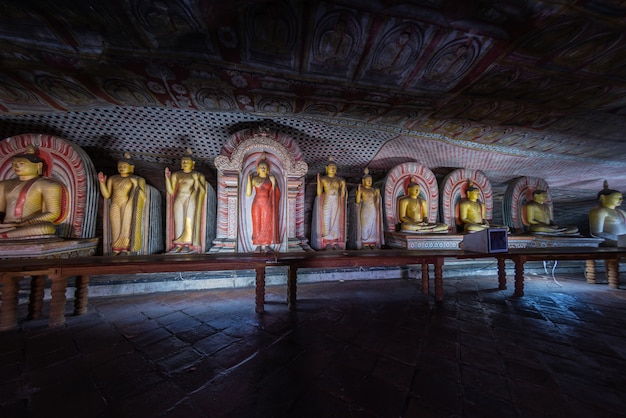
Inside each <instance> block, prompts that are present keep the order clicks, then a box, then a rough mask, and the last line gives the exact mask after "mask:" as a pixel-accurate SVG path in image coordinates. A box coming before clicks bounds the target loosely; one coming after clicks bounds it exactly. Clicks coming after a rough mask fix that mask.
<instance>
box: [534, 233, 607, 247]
mask: <svg viewBox="0 0 626 418" xmlns="http://www.w3.org/2000/svg"><path fill="white" fill-rule="evenodd" d="M531 236H532V237H533V245H532V246H533V247H534V248H550V247H599V246H600V243H601V242H603V241H604V240H603V239H602V238H587V237H582V236H572V237H568V236H562V235H561V236H554V235H531Z"/></svg>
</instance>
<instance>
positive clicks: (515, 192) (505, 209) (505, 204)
mask: <svg viewBox="0 0 626 418" xmlns="http://www.w3.org/2000/svg"><path fill="white" fill-rule="evenodd" d="M535 190H543V191H545V192H547V193H548V196H550V189H549V187H548V183H547V182H546V181H545V180H544V179H541V178H537V177H517V178H516V179H513V180H511V181H510V182H509V184H508V186H507V188H506V191H505V192H504V197H503V200H502V219H503V220H504V222H505V224H506V225H507V226H508V227H509V228H512V230H513V232H524V231H525V229H526V226H527V225H528V222H527V221H526V219H525V217H526V212H525V211H524V205H526V202H528V201H530V200H533V192H534V191H535ZM548 199H549V200H547V201H546V203H545V204H546V205H548V206H549V207H550V212H552V200H551V199H550V198H549V197H548Z"/></svg>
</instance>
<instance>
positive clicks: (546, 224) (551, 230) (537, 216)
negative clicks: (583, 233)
mask: <svg viewBox="0 0 626 418" xmlns="http://www.w3.org/2000/svg"><path fill="white" fill-rule="evenodd" d="M547 200H548V193H547V192H546V191H545V190H535V191H534V192H533V200H531V201H529V202H527V203H526V205H525V207H524V211H525V213H526V222H527V223H528V231H529V232H531V233H539V234H550V235H571V234H577V233H578V228H577V227H575V226H559V225H557V224H555V223H554V221H553V220H552V210H551V209H550V206H549V205H547V204H546V201H547Z"/></svg>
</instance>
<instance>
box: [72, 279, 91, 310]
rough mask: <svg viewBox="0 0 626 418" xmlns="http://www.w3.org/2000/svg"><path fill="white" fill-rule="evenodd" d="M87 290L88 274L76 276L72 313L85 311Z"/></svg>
mask: <svg viewBox="0 0 626 418" xmlns="http://www.w3.org/2000/svg"><path fill="white" fill-rule="evenodd" d="M88 292H89V276H77V277H76V291H75V292H74V315H83V314H85V313H87V294H88Z"/></svg>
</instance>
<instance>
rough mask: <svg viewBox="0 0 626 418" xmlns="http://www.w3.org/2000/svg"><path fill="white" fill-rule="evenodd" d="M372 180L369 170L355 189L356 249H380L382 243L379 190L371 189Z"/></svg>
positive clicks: (366, 170)
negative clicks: (356, 216) (356, 217)
mask: <svg viewBox="0 0 626 418" xmlns="http://www.w3.org/2000/svg"><path fill="white" fill-rule="evenodd" d="M372 183H373V179H372V176H371V175H370V174H369V170H368V169H367V168H366V169H365V175H364V176H363V178H362V179H361V184H360V185H359V186H358V187H357V189H356V195H355V203H356V204H357V205H358V206H357V207H358V210H359V213H358V219H357V223H358V231H357V235H358V237H357V247H358V248H365V249H367V248H369V249H375V248H380V247H381V245H382V242H383V229H382V210H381V204H380V190H379V189H375V188H373V187H372Z"/></svg>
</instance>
